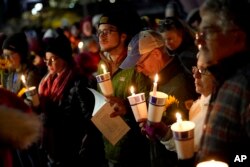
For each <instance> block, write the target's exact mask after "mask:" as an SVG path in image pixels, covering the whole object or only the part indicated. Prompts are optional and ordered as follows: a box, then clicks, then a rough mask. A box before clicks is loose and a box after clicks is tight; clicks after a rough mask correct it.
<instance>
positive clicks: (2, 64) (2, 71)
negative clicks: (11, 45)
mask: <svg viewBox="0 0 250 167" xmlns="http://www.w3.org/2000/svg"><path fill="white" fill-rule="evenodd" d="M6 38H7V35H6V34H5V33H0V46H2V45H3V42H4V40H5V39H6ZM7 66H8V61H7V60H5V58H4V57H3V50H2V48H1V49H0V87H6V85H3V84H4V83H6V81H5V79H6V78H7V77H6V75H7Z"/></svg>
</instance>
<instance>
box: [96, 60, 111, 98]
mask: <svg viewBox="0 0 250 167" xmlns="http://www.w3.org/2000/svg"><path fill="white" fill-rule="evenodd" d="M101 67H102V69H103V74H100V75H97V76H96V79H97V83H98V85H99V87H100V89H101V92H102V94H103V95H104V96H106V97H108V96H112V95H113V86H112V82H111V76H110V73H109V72H107V70H106V67H105V65H104V64H102V65H101Z"/></svg>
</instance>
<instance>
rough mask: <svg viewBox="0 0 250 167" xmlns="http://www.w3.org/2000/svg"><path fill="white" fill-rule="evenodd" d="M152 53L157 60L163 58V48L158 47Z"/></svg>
mask: <svg viewBox="0 0 250 167" xmlns="http://www.w3.org/2000/svg"><path fill="white" fill-rule="evenodd" d="M152 55H154V58H155V59H157V60H160V59H162V53H161V50H160V49H159V48H156V49H154V50H153V51H152Z"/></svg>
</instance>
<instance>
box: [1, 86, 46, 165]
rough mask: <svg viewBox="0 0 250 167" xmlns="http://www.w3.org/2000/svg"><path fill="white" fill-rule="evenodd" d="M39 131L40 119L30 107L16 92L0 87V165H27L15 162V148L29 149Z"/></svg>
mask: <svg viewBox="0 0 250 167" xmlns="http://www.w3.org/2000/svg"><path fill="white" fill-rule="evenodd" d="M41 131H42V121H41V120H40V118H39V117H38V115H36V114H35V113H34V112H33V111H32V109H31V107H29V106H28V105H27V104H25V103H24V102H23V100H22V99H21V98H20V97H18V96H17V95H16V94H14V93H12V92H10V91H8V90H6V89H3V88H0V166H1V167H19V166H20V167H21V166H23V165H27V164H19V163H17V162H19V161H16V158H17V157H16V154H15V152H16V149H18V150H27V149H29V148H30V147H31V146H32V145H33V144H34V143H36V142H38V141H39V138H40V137H41V134H42V133H41ZM40 165H41V164H40ZM40 165H39V166H40ZM36 167H38V166H36ZM41 167H42V166H41Z"/></svg>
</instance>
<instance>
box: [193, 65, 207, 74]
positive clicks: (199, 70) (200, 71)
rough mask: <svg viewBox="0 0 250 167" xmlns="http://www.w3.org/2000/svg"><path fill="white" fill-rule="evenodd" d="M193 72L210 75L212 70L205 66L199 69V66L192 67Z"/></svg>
mask: <svg viewBox="0 0 250 167" xmlns="http://www.w3.org/2000/svg"><path fill="white" fill-rule="evenodd" d="M192 72H193V74H196V73H199V74H201V75H209V74H210V72H209V71H208V70H207V69H206V68H205V69H199V68H198V67H197V66H193V67H192Z"/></svg>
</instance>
